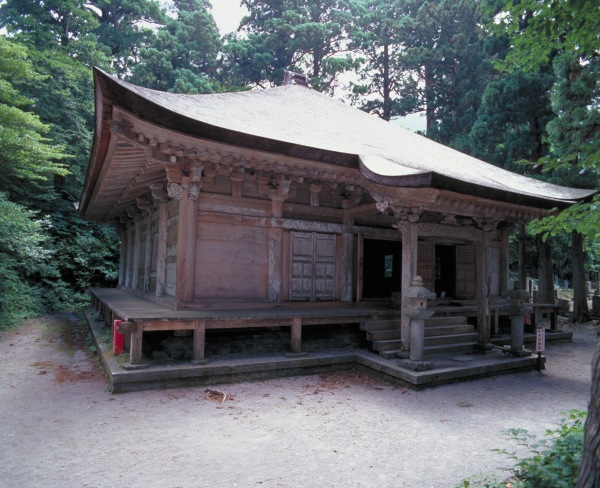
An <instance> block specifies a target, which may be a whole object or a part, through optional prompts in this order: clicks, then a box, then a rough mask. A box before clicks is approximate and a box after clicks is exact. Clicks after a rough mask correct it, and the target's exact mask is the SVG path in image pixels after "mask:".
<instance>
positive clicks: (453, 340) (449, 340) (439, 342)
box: [424, 332, 477, 347]
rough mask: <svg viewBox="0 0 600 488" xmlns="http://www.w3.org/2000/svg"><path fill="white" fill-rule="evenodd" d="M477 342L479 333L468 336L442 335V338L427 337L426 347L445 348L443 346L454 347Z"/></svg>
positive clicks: (471, 333) (468, 334)
mask: <svg viewBox="0 0 600 488" xmlns="http://www.w3.org/2000/svg"><path fill="white" fill-rule="evenodd" d="M470 342H472V343H473V344H474V343H476V342H477V333H476V332H470V333H467V334H455V335H442V336H429V337H425V342H424V345H425V347H429V346H443V345H454V344H457V343H458V344H466V343H470Z"/></svg>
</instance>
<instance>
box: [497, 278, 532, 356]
mask: <svg viewBox="0 0 600 488" xmlns="http://www.w3.org/2000/svg"><path fill="white" fill-rule="evenodd" d="M505 296H506V297H507V298H508V299H509V304H508V306H506V307H504V310H505V311H506V312H507V313H508V314H509V315H510V349H506V351H507V352H509V353H510V354H513V355H514V356H519V357H523V356H531V351H529V350H528V349H525V348H524V347H523V343H524V335H525V316H526V315H528V314H530V313H532V312H533V307H531V306H529V305H528V303H529V299H530V298H531V295H529V293H528V292H527V290H524V289H523V286H522V285H521V282H520V281H515V283H514V285H513V289H512V290H509V291H507V292H506V295H505Z"/></svg>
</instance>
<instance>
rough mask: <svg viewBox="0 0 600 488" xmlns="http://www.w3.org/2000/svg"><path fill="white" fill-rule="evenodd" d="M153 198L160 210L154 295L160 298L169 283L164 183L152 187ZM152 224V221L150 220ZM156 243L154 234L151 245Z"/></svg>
mask: <svg viewBox="0 0 600 488" xmlns="http://www.w3.org/2000/svg"><path fill="white" fill-rule="evenodd" d="M150 191H151V192H152V198H154V202H155V206H156V207H157V208H158V230H157V233H158V246H157V249H156V287H155V290H154V293H155V294H156V296H157V297H160V296H162V295H163V294H164V292H165V286H166V281H167V220H168V217H169V211H168V207H167V203H168V201H169V199H168V198H167V193H166V192H165V188H164V185H163V183H153V184H152V185H150ZM150 222H152V220H150ZM153 242H154V234H152V240H151V241H150V245H151V246H152V244H153Z"/></svg>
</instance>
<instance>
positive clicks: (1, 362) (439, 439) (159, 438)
mask: <svg viewBox="0 0 600 488" xmlns="http://www.w3.org/2000/svg"><path fill="white" fill-rule="evenodd" d="M596 329H597V327H596V326H594V325H591V324H588V325H587V326H584V325H582V326H577V327H574V328H573V330H574V340H573V343H571V344H556V345H549V346H548V350H547V357H548V362H547V369H546V370H545V371H543V372H542V373H537V372H530V373H521V374H515V375H509V376H499V377H494V378H488V379H483V380H477V381H471V382H464V383H458V384H453V385H447V386H442V387H437V388H432V389H429V390H425V391H421V392H414V391H410V390H407V389H404V388H401V387H398V386H395V385H391V384H388V383H386V382H384V381H382V380H380V379H378V378H376V377H374V376H371V375H369V374H368V373H364V372H353V371H347V372H339V373H330V374H324V375H315V376H303V377H295V378H285V379H274V380H269V381H258V382H248V383H240V384H234V385H221V386H214V387H211V391H213V392H211V391H206V388H177V389H171V390H163V391H146V392H136V393H127V394H123V395H112V394H110V393H109V392H108V391H107V384H106V380H105V379H104V377H103V375H102V373H101V371H100V369H99V366H98V362H97V361H96V360H95V359H94V358H93V357H91V356H90V354H89V353H88V352H87V348H86V334H87V333H86V330H85V326H82V324H81V322H80V320H79V319H78V318H77V317H76V316H75V315H72V314H62V315H52V316H46V317H42V318H40V319H36V320H31V321H29V322H27V323H26V324H24V325H23V326H22V327H21V328H20V329H18V330H16V331H12V332H9V333H6V334H4V336H3V337H2V338H0V415H1V417H0V418H1V419H2V422H0V439H1V440H2V448H1V449H0V486H2V487H7V488H8V487H47V488H51V487H60V488H70V487H107V488H108V487H110V488H118V487H123V488H125V487H127V488H129V487H144V488H148V487H168V488H175V487H185V488H188V487H190V488H194V487H210V488H213V487H216V488H221V487H236V486H238V487H264V488H272V487H290V488H295V487H307V488H308V487H310V488H313V487H319V488H321V487H345V488H346V487H378V488H386V487H415V488H438V487H440V488H442V487H443V488H446V487H453V486H455V485H456V484H458V483H460V482H461V480H463V479H465V478H470V479H471V480H474V481H477V480H481V479H483V478H484V477H486V476H490V477H491V478H492V479H499V480H500V479H505V478H507V477H508V476H509V474H510V472H509V471H507V469H508V468H510V467H511V466H512V465H513V464H514V461H512V460H510V459H508V458H507V457H506V456H503V455H501V454H498V453H496V452H494V451H493V449H494V448H501V449H502V448H505V449H508V450H514V448H515V445H514V444H513V443H512V441H510V440H509V439H508V438H507V435H506V433H505V431H506V429H509V428H514V427H520V428H526V429H527V430H529V431H530V432H531V433H533V434H538V435H539V434H542V433H543V432H544V431H545V430H546V429H548V428H554V427H555V426H557V424H558V422H559V419H560V418H561V412H563V411H566V410H570V409H586V408H587V403H588V400H589V393H590V377H591V370H590V364H591V358H592V353H593V348H594V344H595V340H596ZM217 391H220V392H222V393H223V394H220V393H218V392H217Z"/></svg>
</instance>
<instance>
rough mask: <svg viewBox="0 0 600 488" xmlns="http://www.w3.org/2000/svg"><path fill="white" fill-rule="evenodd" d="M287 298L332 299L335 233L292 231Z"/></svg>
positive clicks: (307, 299)
mask: <svg viewBox="0 0 600 488" xmlns="http://www.w3.org/2000/svg"><path fill="white" fill-rule="evenodd" d="M291 248H292V253H291V274H290V299H291V300H294V301H297V300H305V301H315V300H333V299H334V298H335V234H319V233H316V232H295V231H294V232H292V246H291Z"/></svg>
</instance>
